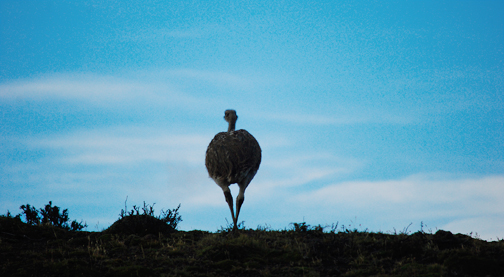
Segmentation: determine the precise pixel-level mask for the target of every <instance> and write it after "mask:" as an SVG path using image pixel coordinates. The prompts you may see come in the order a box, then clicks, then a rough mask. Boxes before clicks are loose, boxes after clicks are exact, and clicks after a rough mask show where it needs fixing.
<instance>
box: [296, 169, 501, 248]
mask: <svg viewBox="0 0 504 277" xmlns="http://www.w3.org/2000/svg"><path fill="white" fill-rule="evenodd" d="M503 183H504V176H501V175H495V176H484V177H479V178H465V179H461V178H458V179H447V178H443V177H442V176H439V175H437V176H429V175H422V174H419V175H413V176H409V177H407V178H404V179H399V180H384V181H351V182H343V183H337V184H332V185H327V186H325V187H323V188H320V189H317V190H313V191H310V192H308V193H304V194H302V195H297V196H296V197H294V198H293V199H292V201H294V202H296V203H298V204H300V205H302V206H303V207H305V208H306V209H308V210H312V209H315V207H317V208H318V209H319V210H320V211H321V213H322V214H324V215H325V216H322V217H326V218H327V217H328V216H329V215H330V214H331V213H332V212H333V211H341V210H347V211H352V213H353V214H355V215H359V217H366V216H369V215H372V216H373V217H374V220H375V221H380V222H397V220H403V221H412V222H420V221H428V220H430V221H436V222H444V223H442V225H441V226H437V227H439V228H444V227H445V226H448V227H450V228H451V227H457V228H456V229H450V230H453V231H456V232H462V231H464V230H472V231H473V232H480V234H482V235H484V236H485V237H486V238H489V237H492V236H493V237H494V238H495V236H497V235H500V236H503V235H504V234H502V233H499V232H500V229H498V225H495V224H494V223H493V222H491V221H485V224H483V226H487V227H485V228H486V229H487V230H480V228H479V226H471V225H470V223H471V222H474V221H475V220H476V221H481V220H484V219H485V218H486V219H488V218H495V217H498V218H501V220H502V214H504V204H503V203H502V201H501V199H500V195H503V194H504V188H503V187H502V184H503ZM448 218H450V219H451V221H450V220H449V219H448ZM489 226H491V227H489ZM490 229H491V230H490ZM484 231H485V232H486V233H485V232H484Z"/></svg>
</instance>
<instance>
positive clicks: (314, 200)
mask: <svg viewBox="0 0 504 277" xmlns="http://www.w3.org/2000/svg"><path fill="white" fill-rule="evenodd" d="M503 64H504V1H345V2H343V1H275V2H273V1H138V2H137V1H4V0H0V110H1V112H0V120H1V125H0V145H1V148H0V211H3V212H2V213H5V212H6V211H7V210H10V211H11V212H12V213H17V212H19V211H20V210H19V209H18V208H19V206H20V205H22V204H26V203H29V204H31V205H34V206H36V207H42V206H43V205H44V204H47V203H48V201H53V204H55V205H57V206H60V207H63V208H68V209H69V213H70V217H71V218H72V219H77V220H80V219H82V220H84V221H86V222H87V224H88V225H89V227H88V228H87V229H88V230H90V231H96V230H101V229H103V228H106V227H108V226H109V225H110V224H112V223H113V222H114V221H115V220H116V219H117V218H118V214H119V212H120V210H121V209H122V208H123V207H124V201H125V200H126V197H127V199H128V205H129V206H130V207H131V206H132V205H141V204H142V202H143V201H146V202H147V203H151V204H152V203H156V204H155V208H156V209H157V210H158V211H159V210H160V209H161V208H164V209H167V208H175V207H176V206H177V205H178V204H179V203H180V204H181V208H180V213H181V215H182V218H183V222H182V223H181V224H180V229H182V230H192V229H203V230H209V231H216V230H217V229H219V228H220V227H221V226H225V225H226V219H227V220H228V221H232V220H231V219H230V215H229V210H228V207H227V204H226V202H225V200H224V195H223V194H222V191H221V190H220V188H219V187H218V186H217V185H215V183H213V181H212V180H211V179H210V178H208V175H207V172H206V169H205V166H204V156H205V151H206V147H207V145H208V143H209V142H210V140H211V139H212V138H213V136H214V135H215V134H216V133H217V132H220V131H224V130H226V128H227V125H226V122H225V121H224V120H223V114H224V110H225V109H229V108H232V109H236V111H237V113H238V116H239V119H238V122H237V128H244V129H247V130H248V131H249V132H250V133H252V134H253V135H254V136H255V137H256V139H257V140H258V141H259V144H260V145H261V147H262V150H263V159H262V164H261V167H260V169H259V171H258V173H257V175H256V177H255V178H254V180H253V181H252V183H251V184H250V186H249V187H248V189H247V191H246V194H245V195H246V200H245V202H244V205H243V209H242V211H241V213H240V219H239V220H240V221H242V220H244V221H245V225H246V226H247V227H251V228H255V227H256V226H257V225H262V226H264V225H268V226H271V228H274V229H283V228H286V227H288V226H289V223H291V222H303V221H306V222H307V223H308V224H312V225H316V224H321V225H326V224H327V225H331V224H332V223H336V222H339V224H340V226H341V225H345V226H349V225H351V226H352V228H353V227H356V228H359V229H365V228H368V229H369V230H370V231H383V232H389V231H393V230H394V228H395V229H396V230H402V229H403V228H405V227H407V226H408V225H409V224H410V223H412V225H411V227H410V228H409V230H411V231H416V230H418V229H419V228H420V225H421V222H423V224H424V225H427V227H426V228H424V230H425V229H431V230H433V231H435V230H436V229H445V230H450V231H452V232H457V233H459V232H460V233H465V234H468V233H471V232H473V234H474V233H478V235H479V236H480V237H481V238H483V239H496V238H503V237H504V232H503V230H504V201H502V200H501V199H502V197H503V196H504V157H503V153H504V144H503V141H504V130H503V126H504V125H503V119H504V116H503V115H504V111H503V107H504V103H503V102H504V101H503V94H504V82H503V81H504V77H503V76H504V66H503ZM237 191H238V190H237V186H236V185H233V187H232V192H233V195H236V194H237Z"/></svg>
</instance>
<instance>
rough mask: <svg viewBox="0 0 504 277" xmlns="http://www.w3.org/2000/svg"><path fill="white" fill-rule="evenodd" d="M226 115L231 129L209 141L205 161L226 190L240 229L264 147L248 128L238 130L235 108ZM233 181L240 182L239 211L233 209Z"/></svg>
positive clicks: (235, 228)
mask: <svg viewBox="0 0 504 277" xmlns="http://www.w3.org/2000/svg"><path fill="white" fill-rule="evenodd" d="M224 119H225V120H226V121H227V122H228V124H229V126H228V130H227V132H220V133H218V134H217V135H215V137H214V138H213V139H212V141H211V142H210V144H209V145H208V148H207V151H206V157H205V165H206V168H207V170H208V175H209V176H210V178H212V179H213V180H214V181H215V183H216V184H217V185H218V186H219V187H220V188H221V189H222V191H223V192H224V197H225V198H226V202H227V204H228V205H229V210H231V216H232V218H233V230H237V229H238V227H237V222H238V216H239V215H240V209H241V206H242V205H243V201H244V200H245V189H247V186H248V185H249V184H250V181H252V179H253V178H254V176H255V174H256V173H257V170H258V169H259V164H261V147H260V146H259V143H257V140H256V139H255V138H254V136H252V135H251V134H250V133H249V132H247V131H246V130H243V129H240V130H237V131H235V125H236V120H237V119H238V116H237V115H236V111H235V110H226V111H225V112H224ZM231 184H238V187H240V192H239V193H238V196H237V197H236V215H235V213H234V209H233V196H232V195H231V191H230V190H229V186H230V185H231Z"/></svg>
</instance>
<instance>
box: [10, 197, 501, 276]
mask: <svg viewBox="0 0 504 277" xmlns="http://www.w3.org/2000/svg"><path fill="white" fill-rule="evenodd" d="M50 204H51V203H50ZM49 206H50V207H51V205H49ZM179 207H180V205H179V206H178V207H177V208H176V209H174V210H169V211H171V213H170V212H168V211H167V212H162V213H161V215H159V216H158V217H155V216H154V209H153V206H150V205H146V204H145V203H144V206H143V207H140V208H138V207H135V206H134V208H133V209H132V210H131V211H129V212H126V211H127V209H126V208H125V209H124V210H123V211H122V212H121V214H120V218H119V219H118V221H117V222H120V221H124V220H126V219H127V218H130V219H131V218H135V219H138V218H141V217H144V218H150V219H152V218H154V219H156V220H157V221H156V222H158V223H156V224H159V223H162V224H164V225H165V226H170V229H169V230H168V229H166V230H157V231H158V232H157V233H155V232H154V231H153V230H150V231H149V232H144V231H145V228H144V229H143V230H142V229H140V230H136V229H134V230H130V231H128V232H124V230H123V229H121V228H119V229H114V228H112V226H111V228H109V229H107V230H105V231H103V232H85V231H78V232H75V231H70V230H69V229H68V228H61V227H57V226H56V224H54V223H51V224H41V223H40V224H37V223H36V219H35V217H33V218H32V219H33V220H32V221H33V223H28V220H27V222H23V221H22V220H21V216H20V215H18V216H14V217H13V216H12V215H10V213H8V214H7V215H5V216H0V272H2V276H34V275H36V276H55V275H58V276H59V275H61V276H455V275H457V276H501V275H502V272H504V240H500V241H494V242H487V241H483V240H480V239H478V238H476V237H471V236H469V235H462V234H452V233H450V232H448V231H443V230H438V231H437V232H436V233H432V232H429V231H428V232H425V231H424V230H423V227H424V226H423V224H422V226H421V227H422V228H421V231H418V232H415V233H411V232H410V231H408V227H409V226H408V227H406V228H404V229H403V230H402V232H395V233H394V232H392V233H389V234H387V233H380V232H378V233H373V232H369V231H367V229H366V230H363V231H359V230H357V229H355V228H353V229H352V228H349V226H343V225H341V226H340V227H338V224H335V225H332V226H329V227H322V226H320V225H317V226H310V225H308V224H306V223H305V222H301V223H292V224H290V226H289V227H288V228H286V229H284V230H271V228H270V227H269V226H267V225H266V226H264V227H261V226H258V227H257V228H256V229H255V230H253V229H248V228H246V227H245V226H244V224H243V222H242V223H241V224H240V230H239V231H238V232H232V231H231V230H232V225H230V224H228V226H227V227H226V228H221V230H220V231H218V232H215V233H211V232H205V231H189V232H183V231H177V230H176V229H175V227H176V224H175V225H173V223H178V222H180V221H181V217H180V215H178V209H179ZM25 209H26V210H27V211H29V212H33V211H34V209H33V207H29V206H28V205H25ZM23 211H24V210H23ZM37 214H38V212H37ZM63 214H64V213H63ZM31 215H32V216H35V214H33V213H32V214H31ZM60 215H61V214H60ZM168 215H169V216H168ZM42 218H43V216H42ZM42 218H40V222H42V220H41V219H42ZM163 219H164V220H163ZM117 222H116V223H117ZM139 222H140V221H139ZM139 222H137V225H138V223H139ZM169 222H172V224H171V225H170V224H169ZM116 223H114V224H116ZM142 224H143V223H142ZM140 225H141V224H140ZM133 226H135V225H133ZM156 226H161V225H156ZM123 228H130V227H128V226H127V225H123Z"/></svg>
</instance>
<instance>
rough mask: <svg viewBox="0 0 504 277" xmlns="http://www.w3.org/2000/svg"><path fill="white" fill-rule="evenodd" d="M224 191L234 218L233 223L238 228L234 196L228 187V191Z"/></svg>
mask: <svg viewBox="0 0 504 277" xmlns="http://www.w3.org/2000/svg"><path fill="white" fill-rule="evenodd" d="M223 190H224V197H225V198H226V202H227V203H228V206H229V210H230V211H231V217H232V218H233V223H234V225H235V228H236V218H235V215H234V210H233V196H232V195H231V191H230V190H229V188H228V187H226V189H223Z"/></svg>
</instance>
